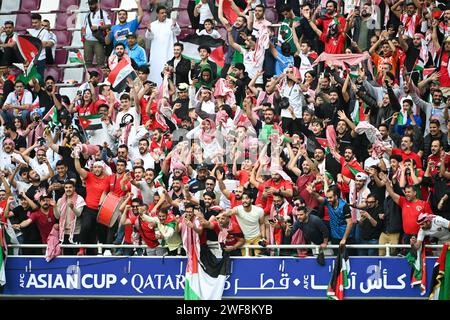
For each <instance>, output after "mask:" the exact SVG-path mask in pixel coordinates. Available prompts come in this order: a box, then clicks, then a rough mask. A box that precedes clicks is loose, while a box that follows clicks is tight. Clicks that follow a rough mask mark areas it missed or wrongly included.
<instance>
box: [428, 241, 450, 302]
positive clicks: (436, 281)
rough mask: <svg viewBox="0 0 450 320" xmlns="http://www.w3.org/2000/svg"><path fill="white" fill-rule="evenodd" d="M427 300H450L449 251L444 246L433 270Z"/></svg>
mask: <svg viewBox="0 0 450 320" xmlns="http://www.w3.org/2000/svg"><path fill="white" fill-rule="evenodd" d="M429 299H430V300H450V250H449V247H448V245H445V244H444V245H443V246H442V251H441V254H440V256H439V259H437V261H436V264H435V265H434V268H433V276H432V282H431V292H430V298H429Z"/></svg>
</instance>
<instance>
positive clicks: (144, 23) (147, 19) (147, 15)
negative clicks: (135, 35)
mask: <svg viewBox="0 0 450 320" xmlns="http://www.w3.org/2000/svg"><path fill="white" fill-rule="evenodd" d="M150 22H151V16H150V13H148V12H147V11H144V18H142V21H141V24H140V25H139V27H141V28H147V26H148V25H149V24H150Z"/></svg>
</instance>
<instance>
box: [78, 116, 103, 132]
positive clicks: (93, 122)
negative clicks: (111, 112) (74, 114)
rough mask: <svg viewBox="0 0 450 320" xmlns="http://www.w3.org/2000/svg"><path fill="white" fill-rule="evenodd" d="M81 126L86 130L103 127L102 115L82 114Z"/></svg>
mask: <svg viewBox="0 0 450 320" xmlns="http://www.w3.org/2000/svg"><path fill="white" fill-rule="evenodd" d="M80 126H81V127H82V128H83V129H84V130H99V129H102V128H103V126H102V115H101V114H91V115H88V116H80Z"/></svg>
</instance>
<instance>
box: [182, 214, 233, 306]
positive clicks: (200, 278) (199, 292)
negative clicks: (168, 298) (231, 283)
mask: <svg viewBox="0 0 450 320" xmlns="http://www.w3.org/2000/svg"><path fill="white" fill-rule="evenodd" d="M194 224H196V225H199V224H200V223H199V221H198V220H194ZM181 235H182V238H183V246H184V249H185V250H186V253H187V257H188V259H187V265H186V275H185V282H184V299H185V300H220V299H222V295H223V290H224V287H225V279H226V275H227V273H228V269H229V263H230V256H229V255H228V254H226V253H225V254H224V256H223V258H222V259H220V260H219V259H217V258H216V257H215V256H214V255H213V254H212V252H211V250H210V249H209V248H208V247H207V246H202V247H200V239H199V236H198V234H197V233H196V232H195V231H194V230H193V229H192V228H189V227H188V226H186V225H185V224H183V225H182V232H181Z"/></svg>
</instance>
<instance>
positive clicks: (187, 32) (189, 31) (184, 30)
mask: <svg viewBox="0 0 450 320" xmlns="http://www.w3.org/2000/svg"><path fill="white" fill-rule="evenodd" d="M194 32H195V30H194V29H192V28H181V33H180V35H179V36H178V37H177V39H178V40H183V39H184V38H185V37H186V36H188V35H190V34H193V33H194Z"/></svg>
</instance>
